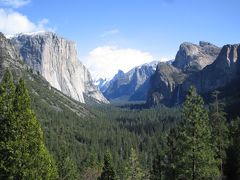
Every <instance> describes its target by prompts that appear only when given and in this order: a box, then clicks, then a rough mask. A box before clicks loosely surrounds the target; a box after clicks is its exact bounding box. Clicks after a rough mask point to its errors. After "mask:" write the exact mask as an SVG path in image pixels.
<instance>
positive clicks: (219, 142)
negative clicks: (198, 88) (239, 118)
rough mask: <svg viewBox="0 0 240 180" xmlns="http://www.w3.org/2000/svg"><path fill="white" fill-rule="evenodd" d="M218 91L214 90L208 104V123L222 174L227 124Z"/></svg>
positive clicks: (226, 146) (227, 141)
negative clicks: (211, 100)
mask: <svg viewBox="0 0 240 180" xmlns="http://www.w3.org/2000/svg"><path fill="white" fill-rule="evenodd" d="M218 95H219V92H218V91H214V92H213V94H212V97H213V98H214V101H213V103H212V104H211V105H210V113H209V114H210V116H209V117H210V125H211V128H212V143H213V147H214V150H215V153H216V154H215V155H216V158H217V159H219V160H220V166H219V169H220V171H221V175H223V163H224V162H225V160H226V149H227V148H228V146H229V130H228V126H227V118H226V113H225V112H224V111H223V108H224V105H223V104H222V103H220V102H219V100H218Z"/></svg>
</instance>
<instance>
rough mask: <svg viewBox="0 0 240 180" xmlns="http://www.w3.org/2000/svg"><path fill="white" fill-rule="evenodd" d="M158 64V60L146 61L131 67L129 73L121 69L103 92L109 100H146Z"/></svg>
mask: <svg viewBox="0 0 240 180" xmlns="http://www.w3.org/2000/svg"><path fill="white" fill-rule="evenodd" d="M157 64H158V62H157V61H153V62H151V63H146V64H143V65H141V66H137V67H135V68H133V69H131V70H130V71H129V72H127V73H124V72H123V71H121V70H119V71H118V73H117V74H116V75H115V76H114V78H113V79H112V80H111V81H109V83H108V84H107V86H108V87H107V88H106V90H105V91H103V94H104V95H105V97H107V99H109V100H113V99H121V100H127V101H144V100H146V98H147V92H148V89H149V83H150V77H151V75H152V74H153V73H154V72H155V70H156V66H157Z"/></svg>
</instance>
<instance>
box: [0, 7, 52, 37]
mask: <svg viewBox="0 0 240 180" xmlns="http://www.w3.org/2000/svg"><path fill="white" fill-rule="evenodd" d="M47 24H48V20H47V19H42V20H41V21H39V22H38V23H34V22H32V21H30V20H29V19H28V17H27V16H25V15H23V14H21V13H19V12H16V11H13V10H6V9H0V31H1V32H3V33H4V34H6V35H7V34H16V33H24V32H34V31H42V30H46V29H50V28H47V27H46V25H47Z"/></svg>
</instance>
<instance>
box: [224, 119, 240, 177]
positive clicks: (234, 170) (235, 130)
mask: <svg viewBox="0 0 240 180" xmlns="http://www.w3.org/2000/svg"><path fill="white" fill-rule="evenodd" d="M229 129H230V146H229V147H228V149H227V158H226V165H225V168H224V172H225V175H226V177H227V179H229V180H238V179H240V144H239V142H240V118H237V119H236V120H234V121H232V122H231V124H230V128H229Z"/></svg>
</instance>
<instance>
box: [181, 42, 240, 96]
mask: <svg viewBox="0 0 240 180" xmlns="http://www.w3.org/2000/svg"><path fill="white" fill-rule="evenodd" d="M239 62H240V44H235V45H225V46H223V48H222V50H221V52H220V53H219V55H218V57H217V59H216V60H215V61H214V62H213V63H212V64H211V65H208V66H206V67H205V68H204V69H203V70H202V71H200V72H197V73H195V74H193V75H192V76H189V77H188V78H187V79H186V81H185V82H184V83H183V90H184V91H186V90H187V89H188V88H189V87H190V86H191V85H194V86H195V87H196V88H197V89H198V91H199V92H200V93H206V92H208V91H212V90H214V89H217V88H221V87H224V86H226V85H227V84H228V83H230V82H231V81H232V80H233V79H235V78H236V77H238V75H239V68H240V66H239Z"/></svg>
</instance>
